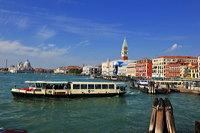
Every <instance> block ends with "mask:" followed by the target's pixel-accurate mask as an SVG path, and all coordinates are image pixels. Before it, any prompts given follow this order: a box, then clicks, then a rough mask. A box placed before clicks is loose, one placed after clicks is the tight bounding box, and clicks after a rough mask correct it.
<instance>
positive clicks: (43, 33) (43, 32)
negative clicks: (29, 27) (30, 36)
mask: <svg viewBox="0 0 200 133" xmlns="http://www.w3.org/2000/svg"><path fill="white" fill-rule="evenodd" d="M55 34H56V32H55V31H54V30H51V29H48V28H47V26H43V27H42V28H41V29H40V30H39V32H38V33H37V36H39V37H41V38H43V39H49V38H51V37H53V36H55Z"/></svg>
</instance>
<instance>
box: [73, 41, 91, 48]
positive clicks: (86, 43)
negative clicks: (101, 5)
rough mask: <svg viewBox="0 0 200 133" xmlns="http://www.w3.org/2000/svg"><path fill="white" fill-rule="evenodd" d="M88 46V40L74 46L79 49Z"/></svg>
mask: <svg viewBox="0 0 200 133" xmlns="http://www.w3.org/2000/svg"><path fill="white" fill-rule="evenodd" d="M88 45H90V42H89V41H88V40H85V41H81V42H79V43H78V44H77V45H76V46H77V47H79V46H88Z"/></svg>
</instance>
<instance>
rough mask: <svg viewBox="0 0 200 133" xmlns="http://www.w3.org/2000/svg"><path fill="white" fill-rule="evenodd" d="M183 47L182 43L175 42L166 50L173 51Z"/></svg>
mask: <svg viewBox="0 0 200 133" xmlns="http://www.w3.org/2000/svg"><path fill="white" fill-rule="evenodd" d="M182 47H183V46H182V45H178V44H176V43H175V44H173V45H172V46H171V47H170V48H169V49H168V50H167V51H166V52H172V51H175V50H177V49H180V48H182Z"/></svg>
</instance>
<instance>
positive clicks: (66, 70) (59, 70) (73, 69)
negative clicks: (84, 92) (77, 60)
mask: <svg viewBox="0 0 200 133" xmlns="http://www.w3.org/2000/svg"><path fill="white" fill-rule="evenodd" d="M79 72H80V73H81V72H82V67H79V66H67V67H59V68H57V69H55V70H54V73H56V74H67V73H79Z"/></svg>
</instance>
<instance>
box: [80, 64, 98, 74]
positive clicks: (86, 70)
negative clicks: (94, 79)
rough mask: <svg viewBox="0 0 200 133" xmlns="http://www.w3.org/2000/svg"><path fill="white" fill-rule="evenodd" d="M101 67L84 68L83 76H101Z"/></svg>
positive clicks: (89, 66)
mask: <svg viewBox="0 0 200 133" xmlns="http://www.w3.org/2000/svg"><path fill="white" fill-rule="evenodd" d="M101 69H102V68H101V66H91V65H88V66H83V71H82V73H81V74H82V75H100V74H101Z"/></svg>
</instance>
